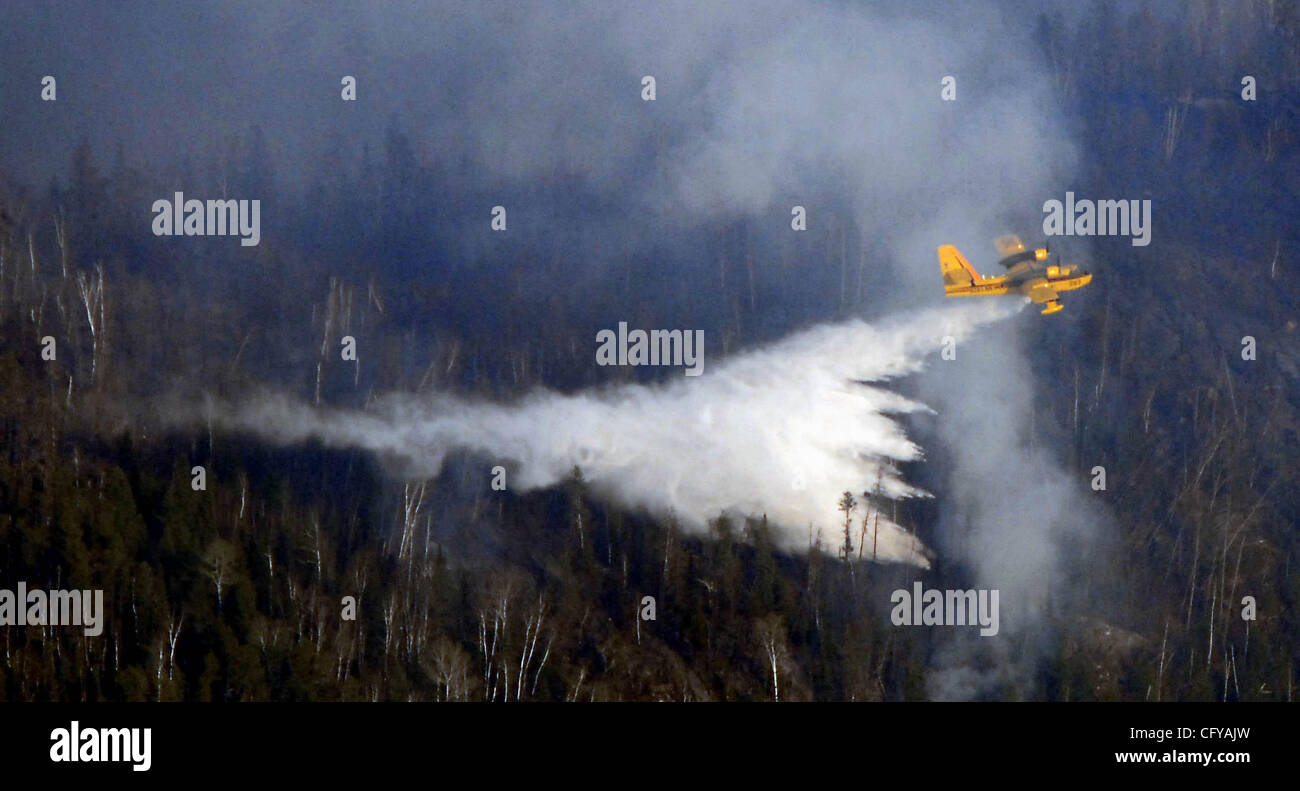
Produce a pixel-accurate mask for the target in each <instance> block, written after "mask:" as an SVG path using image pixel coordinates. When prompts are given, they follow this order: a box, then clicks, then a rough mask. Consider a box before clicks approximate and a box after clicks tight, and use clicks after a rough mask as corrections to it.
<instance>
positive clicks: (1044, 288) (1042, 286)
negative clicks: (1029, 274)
mask: <svg viewBox="0 0 1300 791" xmlns="http://www.w3.org/2000/svg"><path fill="white" fill-rule="evenodd" d="M1025 294H1026V296H1028V297H1029V298H1030V299H1032V300H1033V301H1035V302H1051V301H1052V300H1054V299H1056V297H1057V293H1056V290H1055V289H1053V288H1052V287H1051V286H1049V285H1047V282H1046V281H1041V282H1039V283H1035V284H1034V285H1032V286H1030V287H1029V289H1028V290H1026V291H1025Z"/></svg>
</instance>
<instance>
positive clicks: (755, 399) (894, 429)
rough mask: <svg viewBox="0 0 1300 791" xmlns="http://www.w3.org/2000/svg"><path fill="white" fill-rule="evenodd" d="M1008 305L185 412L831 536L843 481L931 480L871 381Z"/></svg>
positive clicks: (896, 398)
mask: <svg viewBox="0 0 1300 791" xmlns="http://www.w3.org/2000/svg"><path fill="white" fill-rule="evenodd" d="M1019 305H1020V303H1018V302H1017V301H1014V300H1006V301H980V302H977V303H975V304H965V305H959V306H945V307H943V308H935V309H931V310H927V311H921V312H918V313H914V314H911V315H908V316H903V317H898V318H894V319H888V320H885V321H882V322H878V323H877V325H875V326H873V325H869V324H866V323H864V322H861V321H851V322H847V323H843V324H837V325H833V326H821V327H815V328H812V329H809V330H806V331H803V332H800V333H798V334H796V335H793V336H791V337H789V338H786V339H785V340H783V341H780V342H778V343H775V344H773V345H770V346H768V347H765V348H760V349H756V350H752V351H749V352H746V353H743V354H739V355H736V356H734V357H731V358H729V359H727V360H725V361H723V362H721V363H719V364H716V365H713V366H711V367H708V366H706V369H705V372H704V375H702V376H699V377H685V376H682V377H680V378H673V379H671V380H669V381H667V382H663V383H657V384H652V385H623V386H617V387H609V388H605V389H599V390H594V391H590V392H583V393H577V394H573V395H564V394H559V393H555V392H551V391H548V390H544V389H538V390H535V391H533V392H532V393H530V394H528V395H526V396H525V397H523V398H521V399H519V400H518V401H517V402H513V403H483V402H475V401H468V400H465V399H463V398H459V397H456V396H452V395H448V394H437V395H414V394H390V395H388V396H386V397H384V398H382V399H379V400H378V401H377V402H376V403H375V404H374V405H373V407H372V408H370V409H367V410H364V411H359V410H345V409H317V408H313V407H311V406H309V405H308V404H306V403H304V402H302V401H298V400H295V399H293V398H290V397H287V396H284V395H277V394H267V395H263V396H261V397H256V398H254V399H252V400H250V401H247V402H243V403H229V404H219V405H217V404H214V405H211V406H210V407H209V409H208V410H207V411H206V414H203V415H198V414H194V413H191V414H189V415H187V416H184V417H186V418H188V419H189V420H195V419H208V420H211V421H212V422H213V423H214V424H218V425H221V426H223V427H225V428H229V429H235V430H240V431H246V432H251V433H254V434H256V435H259V436H261V437H264V438H266V439H269V440H272V441H274V442H277V443H285V444H291V443H298V442H303V441H306V440H308V439H316V440H319V441H320V442H322V443H324V444H326V445H329V446H337V447H355V448H362V449H365V450H368V451H371V452H374V453H375V454H377V455H379V456H380V457H382V458H385V459H389V460H396V461H397V462H398V465H399V468H400V471H401V473H402V474H403V475H405V476H409V477H415V478H429V477H432V476H435V475H436V474H437V473H438V472H439V471H440V470H441V468H442V465H443V461H444V459H445V458H446V457H447V455H448V454H449V453H451V452H453V451H469V452H471V453H473V454H474V455H476V456H478V457H481V458H483V459H485V460H487V461H488V462H490V465H491V466H495V465H497V464H500V465H502V466H505V467H507V469H508V470H509V475H508V478H507V482H508V487H509V488H510V489H512V490H515V491H528V490H532V489H536V488H539V487H546V486H551V485H553V484H556V483H557V482H559V481H561V480H563V479H564V477H565V476H567V475H568V474H569V473H570V472H571V471H572V469H573V468H574V466H575V465H576V466H578V467H580V469H581V470H582V473H583V476H584V478H585V479H586V480H587V481H588V483H589V484H590V487H591V489H592V491H593V492H595V493H596V494H597V495H600V496H604V497H608V498H612V499H613V500H616V501H617V502H619V503H621V504H623V505H624V506H630V507H635V508H642V509H645V510H647V511H650V512H652V513H655V514H659V515H666V514H668V513H670V512H671V513H673V514H675V515H677V516H678V518H679V519H680V520H681V521H682V523H683V524H684V525H686V526H687V527H688V528H694V529H697V530H699V529H703V528H704V527H705V526H706V525H707V522H708V520H710V519H713V518H716V517H717V516H718V515H719V514H721V513H723V512H727V513H730V514H733V515H737V516H753V517H758V516H761V515H764V514H765V515H767V517H768V519H769V520H770V522H771V523H772V524H773V525H774V526H776V527H777V529H778V536H779V541H780V543H781V544H782V545H783V546H785V547H787V548H790V549H795V548H800V547H805V546H807V542H808V541H809V530H810V528H811V529H812V530H813V531H814V534H817V533H820V534H821V536H822V538H823V541H824V543H826V544H827V545H829V546H834V544H835V527H834V526H835V524H836V521H837V519H838V518H839V516H838V514H837V512H836V504H837V501H838V499H839V497H840V495H841V493H843V492H845V491H849V492H853V493H855V495H856V494H860V493H861V492H863V491H864V490H867V489H870V488H873V487H874V486H875V485H876V484H877V483H878V485H879V487H880V491H881V494H882V495H883V496H885V497H888V498H893V499H898V498H906V497H919V496H928V495H927V493H926V492H924V491H922V490H920V489H918V488H916V487H915V486H912V485H910V484H909V483H908V482H907V481H905V480H903V478H902V477H901V475H900V474H899V470H898V467H897V464H898V463H899V462H910V461H916V460H918V459H921V458H922V451H921V449H920V448H919V447H917V445H916V444H915V443H913V442H912V441H911V440H909V439H908V438H907V436H906V434H905V432H904V431H903V428H902V427H901V426H900V425H899V423H898V422H897V420H896V419H895V418H896V417H897V416H899V415H904V414H909V413H914V412H917V411H923V410H926V409H927V407H925V406H924V405H922V404H921V403H919V402H917V401H913V400H911V399H908V398H904V397H902V396H900V395H898V394H897V393H894V392H891V391H890V390H887V389H885V388H884V387H882V386H881V385H882V384H883V383H885V382H887V381H889V380H891V379H894V378H896V377H900V376H904V375H907V374H910V373H914V372H917V371H919V370H921V369H922V367H923V366H924V364H925V359H926V356H927V355H928V354H929V353H930V352H932V351H933V350H935V349H936V348H937V347H938V346H939V345H940V344H942V343H944V342H945V339H946V338H951V339H952V340H953V341H956V342H960V341H961V340H962V339H963V338H966V337H967V336H969V335H970V334H971V333H972V332H973V331H974V330H975V329H976V328H978V327H980V326H981V325H984V324H987V323H989V322H991V321H994V320H996V319H999V318H1004V317H1006V316H1009V315H1011V314H1012V313H1013V312H1014V311H1015V310H1016V309H1018V307H1019ZM593 348H594V345H593ZM488 469H489V468H488V467H485V468H484V475H483V485H484V487H486V486H487V485H488V482H489V479H490V476H489V474H488ZM878 530H879V533H878V550H877V551H878V556H879V558H880V559H881V560H883V561H896V562H903V563H911V564H914V565H917V566H921V567H927V568H928V567H929V560H928V558H927V556H926V555H927V552H926V549H925V547H924V546H923V545H922V544H921V543H920V542H919V541H918V540H917V539H916V537H915V536H914V535H912V534H911V533H910V532H908V531H907V530H905V529H904V528H902V527H900V526H899V525H897V524H895V523H894V522H893V521H891V520H890V519H889V518H888V517H885V516H884V515H883V514H882V515H881V516H880V519H879V527H878Z"/></svg>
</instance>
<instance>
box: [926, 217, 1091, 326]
mask: <svg viewBox="0 0 1300 791" xmlns="http://www.w3.org/2000/svg"><path fill="white" fill-rule="evenodd" d="M993 246H994V247H996V248H997V250H998V253H999V254H1000V255H1001V256H1002V259H1001V260H1000V261H998V263H999V264H1001V265H1002V266H1003V268H1005V269H1006V274H1004V275H995V276H992V277H984V276H983V275H981V274H980V273H979V272H976V271H975V268H974V267H973V266H971V265H970V262H969V261H967V260H966V257H965V256H963V255H962V254H961V251H959V250H958V249H957V248H956V247H954V246H953V245H950V244H945V245H943V246H942V247H940V248H939V271H940V272H942V273H943V290H944V294H945V295H946V296H949V297H991V296H996V295H998V294H1023V295H1025V296H1027V297H1029V298H1030V299H1032V300H1033V301H1034V302H1038V303H1040V304H1043V305H1044V307H1043V315H1044V316H1046V315H1049V314H1052V313H1056V312H1057V311H1059V310H1063V309H1064V308H1065V306H1064V305H1062V304H1061V302H1060V300H1058V299H1057V297H1058V296H1059V295H1060V293H1061V292H1062V291H1073V290H1074V289H1076V288H1083V287H1084V286H1086V285H1088V283H1090V282H1092V274H1091V273H1089V272H1084V271H1082V270H1080V269H1079V267H1077V266H1060V265H1055V264H1050V263H1048V253H1047V249H1046V248H1039V249H1037V250H1026V249H1025V244H1024V242H1022V241H1020V237H1018V236H999V237H998V238H997V239H995V240H994V241H993Z"/></svg>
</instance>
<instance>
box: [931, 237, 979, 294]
mask: <svg viewBox="0 0 1300 791" xmlns="http://www.w3.org/2000/svg"><path fill="white" fill-rule="evenodd" d="M939 271H940V272H942V273H943V284H944V286H945V287H947V288H951V287H953V286H969V285H971V284H972V283H974V282H975V281H976V280H979V279H980V275H979V272H976V271H975V268H974V267H972V266H971V265H970V262H969V261H967V260H966V259H965V257H963V256H962V254H961V253H960V252H959V251H958V250H957V248H956V247H953V246H952V245H950V244H945V245H944V246H942V247H940V248H939Z"/></svg>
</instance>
